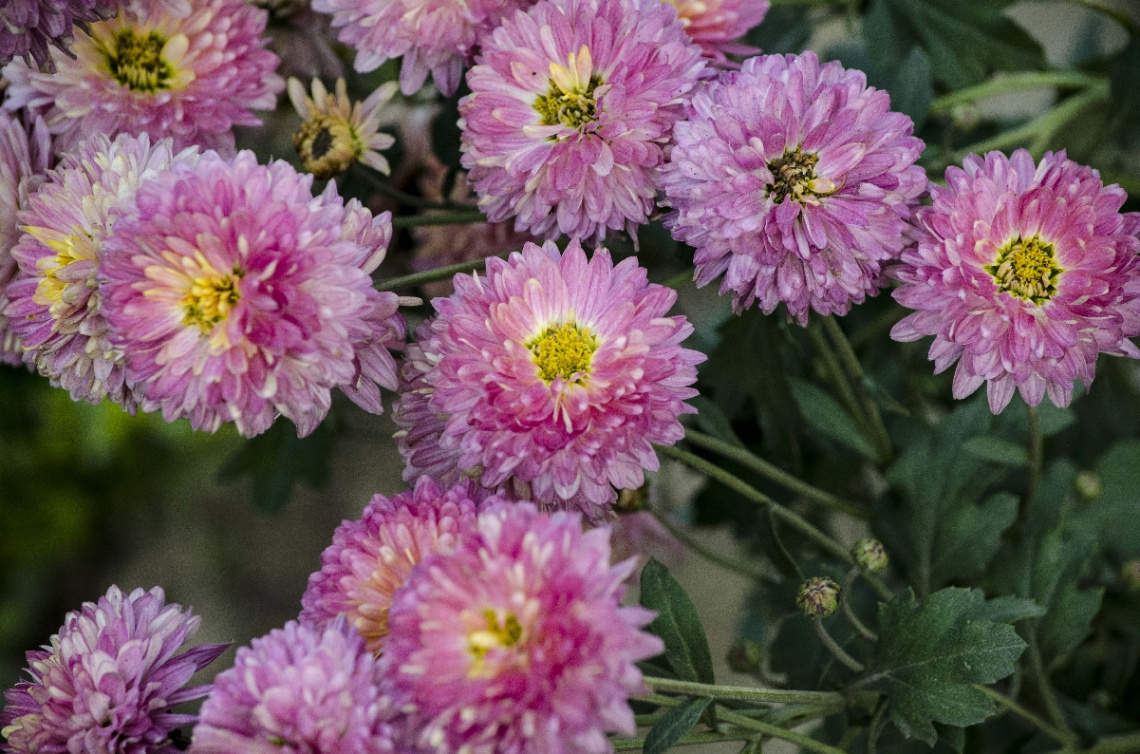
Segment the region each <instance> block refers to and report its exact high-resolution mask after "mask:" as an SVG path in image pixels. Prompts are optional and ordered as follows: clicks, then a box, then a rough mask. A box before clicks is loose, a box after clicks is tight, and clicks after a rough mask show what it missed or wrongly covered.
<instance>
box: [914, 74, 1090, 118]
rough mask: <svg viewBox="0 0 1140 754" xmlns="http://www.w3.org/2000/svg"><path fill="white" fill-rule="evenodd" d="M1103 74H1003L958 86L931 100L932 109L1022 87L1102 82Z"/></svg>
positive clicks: (942, 110) (940, 109)
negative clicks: (952, 90)
mask: <svg viewBox="0 0 1140 754" xmlns="http://www.w3.org/2000/svg"><path fill="white" fill-rule="evenodd" d="M1103 81H1104V79H1103V78H1099V77H1097V76H1089V75H1088V74H1087V73H1079V72H1077V71H1026V72H1024V73H1014V74H1011V75H1009V76H1001V77H998V78H995V79H992V80H990V81H986V82H985V83H982V84H978V85H976V86H970V87H966V88H965V89H959V90H958V91H956V92H951V93H950V94H947V95H945V96H943V97H939V98H937V99H936V100H934V101H933V102H931V103H930V112H931V113H947V112H950V111H951V110H953V109H954V107H955V106H957V105H961V104H963V103H966V102H974V101H975V100H980V99H984V98H985V97H992V96H993V95H995V94H1004V93H1005V92H1015V91H1021V90H1023V89H1043V88H1047V87H1058V88H1062V89H1084V88H1085V87H1089V86H1092V85H1094V84H1100V83H1102V82H1103Z"/></svg>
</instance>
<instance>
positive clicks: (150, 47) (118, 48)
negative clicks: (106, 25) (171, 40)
mask: <svg viewBox="0 0 1140 754" xmlns="http://www.w3.org/2000/svg"><path fill="white" fill-rule="evenodd" d="M178 41H180V40H178ZM167 42H168V40H167V39H166V37H164V36H162V35H161V34H159V33H158V32H157V31H149V32H145V33H136V32H135V30H133V29H120V30H119V32H118V33H117V34H115V36H114V38H113V39H112V40H111V41H110V43H109V44H106V45H105V46H104V47H103V56H104V58H106V62H107V68H108V69H109V70H110V72H111V76H112V77H113V78H114V79H115V80H116V81H118V82H119V83H120V84H122V85H123V86H125V87H127V88H128V89H131V90H133V91H138V92H152V93H153V92H156V91H158V90H160V89H170V88H171V83H172V80H173V78H174V68H173V66H171V64H170V63H169V62H168V61H167V60H166V58H165V57H164V56H163V51H164V49H165V48H166V45H167Z"/></svg>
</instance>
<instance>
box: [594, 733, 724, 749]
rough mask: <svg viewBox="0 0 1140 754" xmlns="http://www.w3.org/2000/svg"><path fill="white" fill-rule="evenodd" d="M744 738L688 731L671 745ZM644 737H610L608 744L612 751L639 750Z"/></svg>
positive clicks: (642, 746)
mask: <svg viewBox="0 0 1140 754" xmlns="http://www.w3.org/2000/svg"><path fill="white" fill-rule="evenodd" d="M745 738H747V736H743V735H740V734H737V735H732V734H731V733H711V732H710V733H690V734H688V735H686V736H681V738H679V739H677V740H676V742H674V743H673V746H692V745H693V744H709V743H716V742H717V741H741V740H743V739H745ZM645 739H646V736H637V737H636V738H611V739H610V744H612V745H613V747H614V751H641V750H643V749H644V748H645Z"/></svg>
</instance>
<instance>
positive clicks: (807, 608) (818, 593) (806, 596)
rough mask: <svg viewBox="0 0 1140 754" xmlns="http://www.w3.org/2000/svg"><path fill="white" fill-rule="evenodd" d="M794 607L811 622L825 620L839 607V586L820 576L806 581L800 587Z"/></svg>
mask: <svg viewBox="0 0 1140 754" xmlns="http://www.w3.org/2000/svg"><path fill="white" fill-rule="evenodd" d="M796 606H797V607H799V609H800V610H803V611H804V615H806V616H807V617H809V618H811V619H812V620H819V619H820V618H826V617H827V616H829V615H831V614H832V613H834V612H835V609H836V608H837V607H839V584H836V583H835V582H834V581H832V580H831V579H828V578H824V577H822V576H817V577H815V578H811V579H808V580H807V581H805V582H804V583H803V584H802V585H801V586H800V592H799V594H797V595H796Z"/></svg>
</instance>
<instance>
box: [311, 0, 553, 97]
mask: <svg viewBox="0 0 1140 754" xmlns="http://www.w3.org/2000/svg"><path fill="white" fill-rule="evenodd" d="M533 2H534V0H462V2H456V1H455V0H313V10H316V11H318V12H321V13H328V14H331V15H332V17H333V27H335V28H339V29H340V32H339V34H338V38H339V39H340V41H341V42H344V43H345V44H346V45H348V46H350V47H352V48H353V49H355V50H356V61H355V64H354V65H355V67H356V70H358V71H362V72H363V71H372V70H375V69H376V68H379V67H380V66H381V65H382V64H383V63H384V62H385V61H387V60H390V59H392V58H402V60H401V64H400V90H401V91H402V92H403V93H404V94H407V95H411V94H415V93H416V92H417V91H419V89H420V88H421V87H422V86H423V85H424V82H425V81H426V80H427V77H428V74H431V76H432V80H433V81H434V82H435V85H436V87H437V88H438V89H439V90H440V91H441V92H442V93H443V94H444V95H445V96H451V95H452V94H454V93H455V91H456V90H457V89H458V88H459V82H460V81H461V80H462V77H463V69H464V67H465V66H466V65H467V64H468V63H470V61H471V59H472V58H473V57H474V55H475V52H476V50H477V49H478V46H479V43H480V42H481V41H482V40H483V39H484V38H485V37H486V35H487V34H488V33H489V32H490V31H491V30H492V29H493V28H495V26H497V25H498V24H499V22H500V21H502V19H503V18H505V17H507V16H509V15H510V14H511V13H513V12H515V11H516V10H519V9H521V8H526V7H528V6H529V5H532V4H533Z"/></svg>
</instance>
